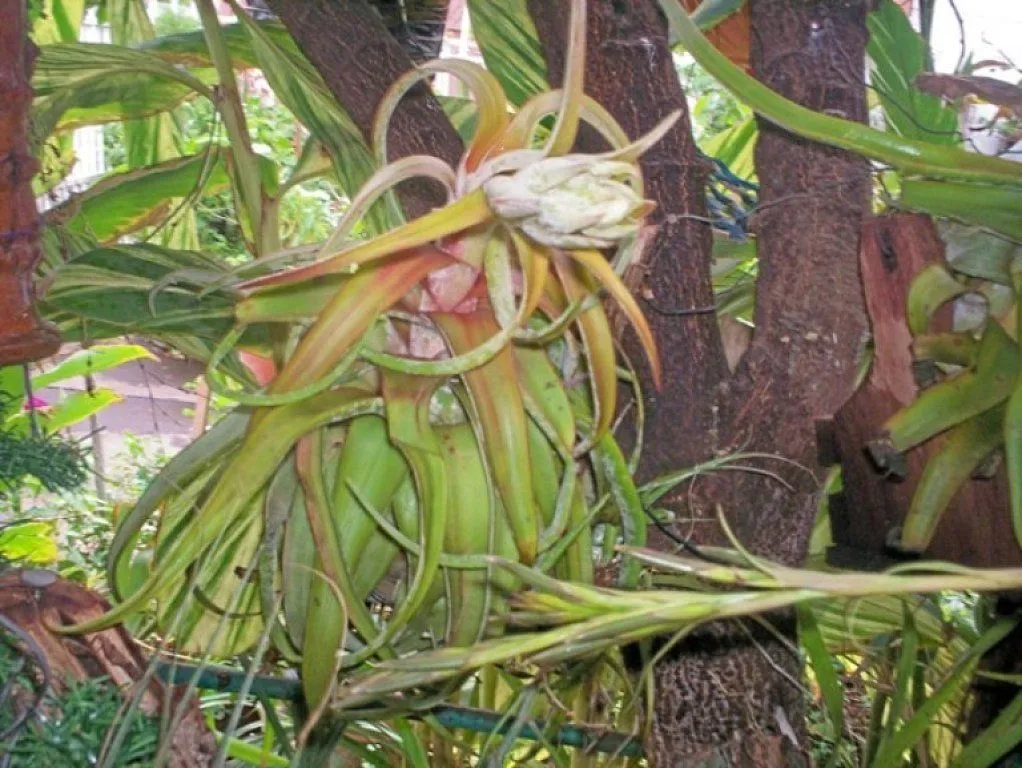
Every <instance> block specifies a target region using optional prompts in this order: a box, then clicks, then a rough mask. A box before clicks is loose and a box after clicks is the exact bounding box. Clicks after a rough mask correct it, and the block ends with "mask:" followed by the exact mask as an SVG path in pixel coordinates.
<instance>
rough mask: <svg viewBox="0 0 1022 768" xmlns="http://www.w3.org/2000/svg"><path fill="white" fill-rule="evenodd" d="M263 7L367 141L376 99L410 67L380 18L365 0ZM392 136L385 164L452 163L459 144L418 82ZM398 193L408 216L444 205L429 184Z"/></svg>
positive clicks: (286, 0) (286, 1) (279, 1)
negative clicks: (429, 158) (417, 158)
mask: <svg viewBox="0 0 1022 768" xmlns="http://www.w3.org/2000/svg"><path fill="white" fill-rule="evenodd" d="M269 5H270V7H271V8H273V11H274V12H275V13H276V14H277V16H278V17H279V18H280V20H281V21H282V22H284V26H286V27H287V29H288V32H290V33H291V36H292V37H293V38H294V39H295V42H296V43H298V47H299V48H301V50H302V52H303V53H304V54H305V56H306V57H307V58H308V59H309V61H311V62H312V64H313V66H315V67H316V69H317V70H319V73H320V74H321V75H322V76H323V79H324V80H325V81H326V84H327V86H328V87H329V88H330V90H331V92H332V93H333V94H334V96H335V97H336V98H337V101H338V103H340V104H343V105H344V108H345V110H346V111H347V113H348V115H349V116H350V117H351V119H352V120H353V121H354V122H355V125H357V126H358V127H359V130H361V131H362V135H363V136H364V137H365V139H366V141H367V142H369V141H371V140H372V131H373V118H374V116H375V115H376V109H377V107H378V106H379V103H380V100H381V99H382V98H383V95H384V94H385V93H386V92H387V89H388V88H389V87H390V84H391V83H393V82H394V81H395V80H396V79H397V78H398V77H400V76H401V75H403V74H404V73H405V72H407V71H408V70H410V69H411V68H412V66H413V63H412V60H411V58H410V57H409V56H408V53H407V52H406V51H405V49H404V48H403V47H402V46H401V44H400V43H399V42H398V41H397V40H396V39H395V38H394V37H393V36H391V34H390V33H389V32H388V31H387V27H386V26H385V25H384V23H383V21H382V19H381V17H380V14H379V13H378V12H377V11H376V9H375V8H373V7H372V6H371V5H369V4H368V3H367V2H365V0H301V1H300V2H299V0H269ZM432 5H434V6H435V5H437V3H432ZM390 131H391V132H390V138H389V140H388V144H387V145H388V147H389V148H390V150H391V153H392V158H391V159H393V158H397V157H404V156H405V155H413V154H426V155H436V156H438V157H440V158H441V159H443V160H445V161H447V162H448V163H450V164H451V165H452V166H453V165H456V164H457V162H458V158H459V157H460V156H461V147H462V145H461V139H460V138H459V137H458V134H457V132H456V131H455V130H454V127H453V126H452V125H451V123H450V121H449V120H448V119H447V117H446V115H445V114H444V111H443V108H442V107H441V106H440V103H439V102H438V101H437V100H436V99H435V98H434V97H433V95H432V94H431V93H430V91H429V89H428V88H426V87H425V86H424V85H420V86H417V87H416V88H413V89H412V90H411V91H409V93H408V94H407V95H406V96H405V97H404V99H402V101H401V104H400V105H399V106H398V108H397V111H396V112H395V113H394V118H393V120H392V121H391V129H390ZM399 196H400V198H401V202H402V204H403V205H404V208H405V212H406V213H407V214H408V216H410V217H412V218H415V217H418V216H421V215H422V214H424V213H428V212H429V211H431V210H432V209H433V208H436V207H439V206H442V205H444V204H445V203H446V202H447V201H446V198H445V195H444V192H443V190H442V189H441V188H440V187H439V186H438V185H436V184H431V183H429V182H420V181H416V182H409V183H406V184H402V185H401V187H400V188H399Z"/></svg>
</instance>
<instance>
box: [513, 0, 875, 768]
mask: <svg viewBox="0 0 1022 768" xmlns="http://www.w3.org/2000/svg"><path fill="white" fill-rule="evenodd" d="M559 5H561V4H553V3H545V2H542V0H532V2H530V10H531V12H532V14H533V18H534V20H535V21H536V26H537V29H538V31H539V33H540V37H541V38H542V40H543V43H544V49H545V52H546V54H547V57H548V61H549V63H550V70H551V80H552V81H554V82H556V81H557V80H558V78H559V75H560V72H561V71H562V69H563V52H562V49H563V44H562V43H561V41H562V40H563V39H564V24H565V16H566V14H565V12H564V9H563V8H555V7H553V6H559ZM866 6H867V2H866V0H823V1H822V2H818V1H816V0H794V1H789V0H751V3H750V10H751V18H752V29H753V45H752V64H753V70H754V72H755V74H756V75H757V76H758V77H759V78H760V79H762V80H764V81H765V82H767V83H768V84H769V85H771V86H772V87H773V88H775V89H776V90H778V91H780V92H781V93H783V94H785V95H786V96H788V97H789V98H792V99H794V100H796V101H799V102H801V103H802V104H805V105H806V106H809V107H812V108H814V109H818V110H827V111H831V112H836V113H840V114H842V115H844V116H846V117H849V118H851V119H859V120H861V119H863V118H864V116H865V95H864V87H863V83H862V70H863V65H864V50H865V43H866V31H865V13H866ZM589 22H590V28H589V41H590V51H589V53H590V57H591V58H590V61H589V62H587V70H586V71H587V75H589V77H588V80H587V89H588V91H589V92H590V93H591V94H592V95H593V96H594V97H595V98H597V99H598V100H599V101H600V102H601V103H602V104H603V105H604V106H605V107H607V108H608V109H609V110H610V111H611V113H613V114H614V115H615V117H617V118H618V119H619V120H620V121H621V123H622V125H623V126H624V128H625V130H626V131H628V132H629V133H630V134H632V135H636V134H638V133H639V132H641V131H642V130H645V129H647V128H648V127H649V126H650V125H651V124H652V123H653V122H654V121H655V119H656V118H657V117H659V116H660V115H661V114H663V113H665V112H666V111H667V110H669V109H672V108H674V107H675V106H676V105H679V104H684V101H683V99H682V97H681V92H680V89H679V87H678V84H677V78H676V76H675V74H674V71H673V68H672V67H671V64H670V62H671V60H670V53H669V50H668V49H667V48H666V45H665V40H666V37H665V34H664V29H663V22H662V21H661V20H660V19H659V17H658V15H657V10H656V3H655V0H639V1H637V2H631V3H627V4H626V3H620V2H614V0H592V2H591V4H590V15H589ZM677 133H679V131H675V132H674V134H675V135H674V136H672V137H671V141H669V142H666V143H665V144H662V145H661V146H660V148H659V151H658V152H657V153H656V154H651V155H650V156H649V157H647V158H646V161H645V167H644V171H645V173H646V177H647V180H648V184H649V191H650V193H651V196H652V197H653V198H654V199H655V200H656V201H657V203H658V205H659V206H660V209H661V210H660V214H659V216H660V218H659V220H658V221H659V223H660V225H661V229H660V231H659V232H658V235H657V239H656V241H655V245H654V247H653V248H652V250H651V251H650V252H649V254H648V255H647V260H646V263H645V266H646V269H647V271H646V274H645V275H644V285H643V286H642V287H641V288H640V289H639V293H640V296H643V297H644V298H645V299H646V307H645V309H646V311H647V313H648V314H649V316H650V318H651V321H652V324H653V327H654V332H655V333H656V334H657V337H658V340H659V342H660V346H661V350H662V353H663V355H664V361H663V362H664V365H665V371H666V376H665V378H666V380H667V382H668V383H667V385H666V386H665V389H664V391H662V392H660V393H656V394H650V393H651V390H650V389H649V388H648V386H647V395H648V397H649V398H650V402H649V403H648V404H647V406H648V408H649V412H650V414H651V417H650V418H649V421H648V428H649V431H648V432H647V435H646V442H645V450H644V462H643V467H642V468H641V471H642V472H643V474H646V475H649V474H654V473H657V472H659V471H662V470H664V469H668V468H677V467H680V466H685V465H688V464H691V463H693V462H694V461H696V460H703V459H706V458H709V457H710V456H711V455H712V454H714V453H717V452H729V451H734V450H749V451H763V452H769V453H775V454H778V455H780V456H783V457H785V458H786V459H788V460H791V461H794V462H797V463H798V464H799V465H801V466H802V467H804V468H805V469H796V468H793V467H792V465H790V464H783V463H779V464H777V465H772V466H771V469H774V470H776V471H777V472H778V474H780V475H781V476H783V477H784V479H785V481H786V482H787V484H788V485H787V486H784V485H782V484H779V483H777V482H774V481H770V480H765V479H764V478H763V477H761V476H757V475H738V476H733V475H732V474H729V475H728V480H727V482H705V481H704V482H701V483H700V484H699V485H698V486H697V487H695V488H694V489H691V488H686V489H684V490H683V492H681V493H679V494H678V496H677V497H676V498H674V499H672V500H671V501H672V502H673V504H672V506H673V508H674V509H675V511H676V512H677V514H678V518H679V519H680V520H687V521H688V523H687V524H685V525H680V526H679V533H681V534H683V535H687V536H688V537H689V538H691V539H692V540H693V541H696V542H700V543H719V542H720V541H721V533H720V531H719V527H718V526H717V525H716V522H715V515H716V508H717V505H720V507H721V508H722V509H723V511H724V513H725V515H726V516H727V519H728V521H729V523H730V524H731V525H732V527H733V528H734V529H735V531H736V533H737V535H738V536H739V538H740V539H741V540H742V541H743V543H744V544H746V545H747V546H749V548H750V549H752V550H753V551H754V552H756V553H758V554H762V555H765V556H768V557H772V558H775V559H778V560H781V561H783V562H786V563H798V562H800V561H801V560H802V559H803V557H804V555H805V551H806V547H807V545H808V540H809V533H810V530H811V525H812V521H813V519H814V517H815V511H816V508H817V502H818V495H819V480H820V479H821V476H822V469H821V468H820V467H818V466H817V463H816V445H815V421H816V420H817V419H818V418H821V417H824V416H828V415H830V414H832V413H833V412H834V411H835V410H836V409H837V408H838V407H839V406H840V405H841V403H842V402H843V401H844V400H845V399H846V398H847V397H848V396H849V395H850V393H851V390H852V385H853V382H854V375H855V369H856V361H857V357H858V354H859V351H860V347H861V344H862V342H863V340H864V336H865V332H866V321H865V313H864V310H863V301H862V295H861V289H860V285H859V279H858V270H857V264H858V243H859V229H860V226H861V221H862V217H863V214H864V213H865V212H866V203H867V200H868V189H869V186H868V183H869V182H868V172H867V171H868V168H867V166H866V164H865V163H864V162H863V161H861V160H859V159H857V158H854V157H851V156H849V155H847V154H845V153H842V152H838V151H835V150H831V149H827V148H824V147H821V146H818V145H814V144H812V143H809V142H805V141H802V140H799V139H797V138H795V137H793V136H791V135H789V134H786V133H785V132H783V131H781V130H778V129H776V128H774V127H772V126H770V125H768V124H761V136H760V140H759V145H758V147H757V152H756V160H757V168H758V171H759V177H760V179H761V180H762V181H763V184H762V189H761V193H760V202H761V208H760V212H759V213H758V214H757V216H756V228H757V232H758V236H759V256H760V278H759V287H758V304H757V311H756V326H757V331H756V335H755V338H754V341H753V343H752V346H751V347H750V349H749V351H748V353H747V354H746V355H745V357H744V358H743V360H742V362H741V363H740V365H739V367H738V369H737V370H736V372H735V375H734V376H730V377H729V376H728V375H727V369H726V367H724V361H723V355H722V353H721V350H720V345H719V341H718V339H717V335H716V329H715V328H714V326H713V318H712V316H705V315H703V316H700V315H687V316H678V315H673V316H672V315H671V314H670V313H669V312H668V311H666V307H665V306H664V305H665V304H666V305H667V306H669V307H670V308H671V309H675V310H676V309H692V308H697V307H699V306H701V305H705V304H708V303H709V286H708V278H707V275H708V259H709V252H708V241H707V238H708V228H707V227H706V226H704V225H700V224H699V223H698V217H700V216H702V215H705V213H704V208H703V204H702V201H701V195H702V190H703V186H702V185H703V180H704V174H705V171H704V170H703V169H702V168H701V167H700V165H699V164H698V162H697V161H696V160H695V157H694V154H693V153H692V149H691V139H690V138H689V137H687V136H677V135H676V134H677ZM665 161H666V162H665ZM650 295H651V296H652V301H651V300H650ZM775 624H777V625H778V628H780V629H782V630H783V631H784V632H791V631H792V626H791V622H790V619H788V618H787V617H775ZM799 675H800V670H799V669H798V665H797V663H796V660H795V659H794V658H793V657H792V656H791V654H790V653H789V652H788V651H787V650H786V649H785V647H784V645H783V644H782V643H780V642H778V641H777V640H776V639H775V638H774V637H773V636H772V635H770V634H768V633H765V632H761V631H758V630H755V629H753V628H745V627H739V626H736V625H728V626H713V627H710V628H707V630H706V631H704V632H702V633H700V634H699V635H697V636H695V637H693V638H691V639H690V640H689V641H688V642H686V643H685V644H684V645H681V646H679V647H678V649H677V651H676V652H675V653H673V654H672V656H671V658H670V660H669V661H668V662H666V663H663V664H661V666H660V667H659V669H658V671H657V674H656V686H657V701H656V712H655V713H654V715H655V721H654V725H653V733H652V738H651V740H650V743H649V744H648V745H647V747H648V752H649V754H650V757H651V758H652V760H653V763H654V764H655V765H657V766H664V767H666V766H670V767H671V768H676V767H679V766H704V765H722V764H726V765H750V766H752V765H756V766H760V765H763V766H773V765H796V764H798V763H799V761H804V757H803V754H802V753H803V750H802V749H801V747H796V748H792V745H791V744H790V743H788V741H787V740H786V739H785V736H784V734H785V732H786V731H787V732H789V733H791V732H793V733H794V734H795V737H796V739H800V740H801V738H800V734H801V733H802V731H803V728H802V721H803V718H802V697H801V695H800V691H799V689H798V687H797V686H796V685H795V684H793V682H792V681H793V680H797V678H798V677H799ZM788 726H790V729H789V727H788Z"/></svg>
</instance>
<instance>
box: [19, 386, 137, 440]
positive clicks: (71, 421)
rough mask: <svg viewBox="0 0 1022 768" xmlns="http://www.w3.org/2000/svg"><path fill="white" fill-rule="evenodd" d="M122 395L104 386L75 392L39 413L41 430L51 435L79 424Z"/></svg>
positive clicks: (118, 400)
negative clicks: (44, 411) (46, 410)
mask: <svg viewBox="0 0 1022 768" xmlns="http://www.w3.org/2000/svg"><path fill="white" fill-rule="evenodd" d="M123 399H124V397H123V396H121V395H120V394H118V393H117V392H114V391H113V390H112V389H108V388H106V387H97V388H96V389H95V390H93V391H92V392H75V393H74V394H73V395H69V396H67V397H65V398H64V399H63V400H61V401H60V402H58V403H57V404H56V405H54V406H53V407H52V408H50V410H49V411H48V412H46V413H45V414H40V415H39V421H40V424H41V426H42V428H43V431H44V432H46V434H47V435H52V434H54V433H55V432H59V431H60V430H62V429H66V428H68V427H73V426H74V425H75V424H80V423H81V422H83V421H85V420H86V419H87V418H89V417H90V416H94V415H96V414H97V413H99V412H100V411H102V410H104V409H106V408H109V407H110V406H111V405H113V404H114V403H119V402H121V401H122V400H123Z"/></svg>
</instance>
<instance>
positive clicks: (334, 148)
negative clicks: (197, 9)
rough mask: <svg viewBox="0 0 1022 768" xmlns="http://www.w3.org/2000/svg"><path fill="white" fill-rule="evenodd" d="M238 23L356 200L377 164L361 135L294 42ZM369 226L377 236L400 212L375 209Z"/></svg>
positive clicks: (273, 83)
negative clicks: (324, 149)
mask: <svg viewBox="0 0 1022 768" xmlns="http://www.w3.org/2000/svg"><path fill="white" fill-rule="evenodd" d="M240 18H241V24H242V25H243V27H244V29H245V31H246V32H247V33H248V35H249V40H250V43H251V47H252V51H253V54H254V55H255V58H256V60H257V61H258V62H259V67H260V69H261V70H262V72H263V74H264V76H265V77H266V79H267V81H268V82H269V84H270V87H271V88H272V89H273V92H274V94H276V96H277V98H278V99H280V102H281V103H282V104H283V105H284V106H285V107H287V108H288V109H289V110H290V111H291V112H292V114H294V116H295V117H297V118H298V119H299V120H300V121H301V122H302V124H303V125H304V126H305V127H306V128H308V129H309V131H310V132H311V133H312V135H313V136H315V137H316V138H317V139H318V140H319V141H320V142H321V143H322V144H323V146H324V147H326V148H327V151H328V152H329V153H330V156H331V158H332V160H333V165H334V171H335V173H336V175H337V179H338V181H339V182H340V185H341V187H342V189H343V190H344V192H345V193H346V194H347V195H348V196H349V197H353V196H354V195H355V194H356V193H357V192H358V190H359V189H361V187H362V185H363V184H364V183H365V182H366V181H367V180H368V179H369V177H370V176H372V174H373V173H374V172H375V170H376V162H375V160H374V159H373V155H372V153H371V152H370V151H369V147H368V146H366V143H365V140H364V139H363V137H362V133H361V131H359V129H358V127H357V126H356V125H355V123H354V122H352V120H351V118H350V117H348V115H347V113H346V112H344V110H343V108H342V107H341V106H340V105H338V104H337V101H336V100H335V99H334V97H333V95H332V94H331V93H330V91H329V90H328V89H327V87H326V84H325V83H324V82H323V79H322V77H320V75H319V73H318V72H316V70H315V69H314V68H313V66H312V65H311V64H310V63H309V62H308V60H307V59H305V57H304V56H302V54H301V52H300V51H299V50H298V49H297V47H296V46H295V44H294V42H293V41H291V39H290V38H287V44H284V43H283V42H282V41H281V40H279V39H274V38H273V37H271V36H270V35H269V34H268V33H267V32H266V28H265V26H264V25H259V24H256V23H255V22H254V21H252V19H250V18H249V17H248V15H247V14H245V13H244V12H242V13H241V14H240ZM365 221H366V222H367V223H368V224H369V226H370V228H371V229H372V230H373V231H375V232H376V233H382V232H385V231H387V230H389V229H392V228H393V227H395V226H397V225H398V224H400V223H401V222H400V218H399V216H398V214H397V211H396V210H394V209H393V208H392V207H388V206H386V205H385V204H378V205H374V206H373V208H372V209H371V210H370V211H369V213H368V214H367V216H366V219H365Z"/></svg>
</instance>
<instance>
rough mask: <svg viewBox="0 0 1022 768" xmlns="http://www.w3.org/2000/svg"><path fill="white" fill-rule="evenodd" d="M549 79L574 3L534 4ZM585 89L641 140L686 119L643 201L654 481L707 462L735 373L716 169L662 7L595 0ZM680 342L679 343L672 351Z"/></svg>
mask: <svg viewBox="0 0 1022 768" xmlns="http://www.w3.org/2000/svg"><path fill="white" fill-rule="evenodd" d="M529 12H530V14H531V15H532V18H533V21H534V22H535V24H536V29H537V31H538V32H539V36H540V41H541V42H542V44H543V52H544V55H545V57H546V59H547V66H548V69H549V76H550V81H551V83H554V84H556V83H559V82H560V81H561V79H562V78H563V72H564V57H565V54H566V47H565V45H564V41H565V40H566V39H567V29H568V3H551V2H547V1H546V0H530V2H529ZM587 22H588V51H587V53H588V55H587V57H586V71H585V81H586V93H588V94H589V95H590V96H592V97H593V98H594V99H596V101H598V102H600V103H601V104H603V105H604V106H605V107H607V108H608V109H609V110H610V112H611V113H612V114H613V115H614V117H616V118H617V120H618V121H619V122H620V123H621V126H622V128H624V130H625V132H626V133H627V134H628V135H629V136H630V137H633V138H635V137H638V136H640V135H642V134H644V133H646V132H647V131H649V130H650V129H651V128H653V126H655V125H656V124H657V123H658V122H659V121H660V120H661V119H663V118H664V117H666V116H667V115H668V114H670V113H671V112H673V111H674V110H680V111H681V113H682V118H681V119H680V120H679V121H678V123H677V124H676V125H675V127H674V128H673V129H672V130H671V131H670V132H669V133H668V134H667V135H666V136H665V137H664V139H663V140H662V141H661V142H660V143H659V144H657V145H656V146H655V147H653V148H652V149H651V150H650V151H649V152H647V153H646V154H645V155H644V156H643V158H642V160H641V163H642V172H643V176H644V178H645V181H646V196H647V197H649V198H651V199H652V200H655V201H656V203H657V209H656V211H655V212H654V213H653V215H652V216H651V217H650V223H651V224H652V226H653V227H654V234H653V237H652V238H651V239H650V242H649V245H648V246H647V248H646V251H645V253H644V254H643V255H642V260H641V263H640V264H639V267H638V273H637V274H636V275H633V276H630V277H631V279H629V284H630V286H631V287H632V289H633V291H634V292H635V293H636V295H637V296H638V297H639V300H640V302H641V303H642V307H643V310H644V312H645V314H646V316H647V318H648V319H649V323H650V327H651V328H652V329H653V332H654V334H656V337H657V339H658V340H659V342H660V344H661V353H662V354H661V356H662V361H661V362H662V363H663V367H664V377H663V378H664V386H663V389H661V390H660V391H659V392H657V391H656V390H655V388H654V387H653V383H652V381H651V380H650V379H649V376H648V371H647V369H646V368H645V367H644V366H643V367H641V368H640V373H641V375H642V389H643V392H644V393H645V395H646V408H647V412H646V433H645V441H644V450H643V465H642V472H643V474H645V475H647V476H649V475H656V474H660V473H662V472H665V471H667V470H670V469H675V468H677V467H679V466H687V465H689V464H692V463H695V462H696V461H700V460H702V459H704V458H705V450H704V448H703V446H701V445H700V444H699V442H698V439H697V440H692V441H689V440H688V439H686V440H679V439H678V436H679V433H683V434H686V435H704V434H708V433H709V432H710V431H711V429H712V428H713V413H712V409H711V407H710V406H711V400H712V397H713V391H714V387H715V386H716V384H717V383H718V382H719V381H720V380H721V379H722V377H723V376H725V375H726V373H727V361H726V360H725V358H724V350H723V346H722V345H721V342H720V334H719V333H718V331H717V322H716V319H715V318H714V315H713V312H712V309H711V310H710V311H707V309H708V308H712V306H713V288H712V285H711V282H710V261H709V253H710V245H711V242H710V239H711V236H712V233H711V230H710V226H709V224H708V223H707V218H706V217H707V209H706V199H705V189H706V180H707V175H708V172H709V166H708V164H707V163H706V162H705V161H701V160H700V159H699V155H698V153H697V151H696V146H695V142H694V141H693V139H692V130H691V124H690V122H689V117H688V108H687V104H686V102H685V94H684V93H683V92H682V89H681V85H680V83H679V82H678V76H677V73H676V72H675V70H674V62H673V59H672V57H671V51H670V48H669V47H668V45H667V30H666V27H665V26H664V22H663V19H662V17H661V15H660V12H659V9H658V5H657V2H656V0H636V1H635V2H630V3H621V2H615V1H614V0H590V2H589V13H588V18H587ZM598 142H599V139H598V137H597V136H596V135H595V132H588V131H583V132H582V134H581V139H580V142H579V144H580V146H579V149H581V150H583V151H600V150H601V149H602V146H601V145H600V144H599V143H598ZM624 343H625V348H626V351H627V352H628V353H629V356H630V357H631V358H632V359H633V360H634V361H635V362H636V364H637V365H639V362H640V361H641V360H642V359H643V357H644V355H643V353H642V352H641V349H640V347H639V345H638V344H637V343H636V342H635V340H634V339H633V338H632V337H631V335H630V334H629V335H627V336H626V337H625V339H624ZM675 344H680V345H681V346H680V347H675V346H674V345H675Z"/></svg>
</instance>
